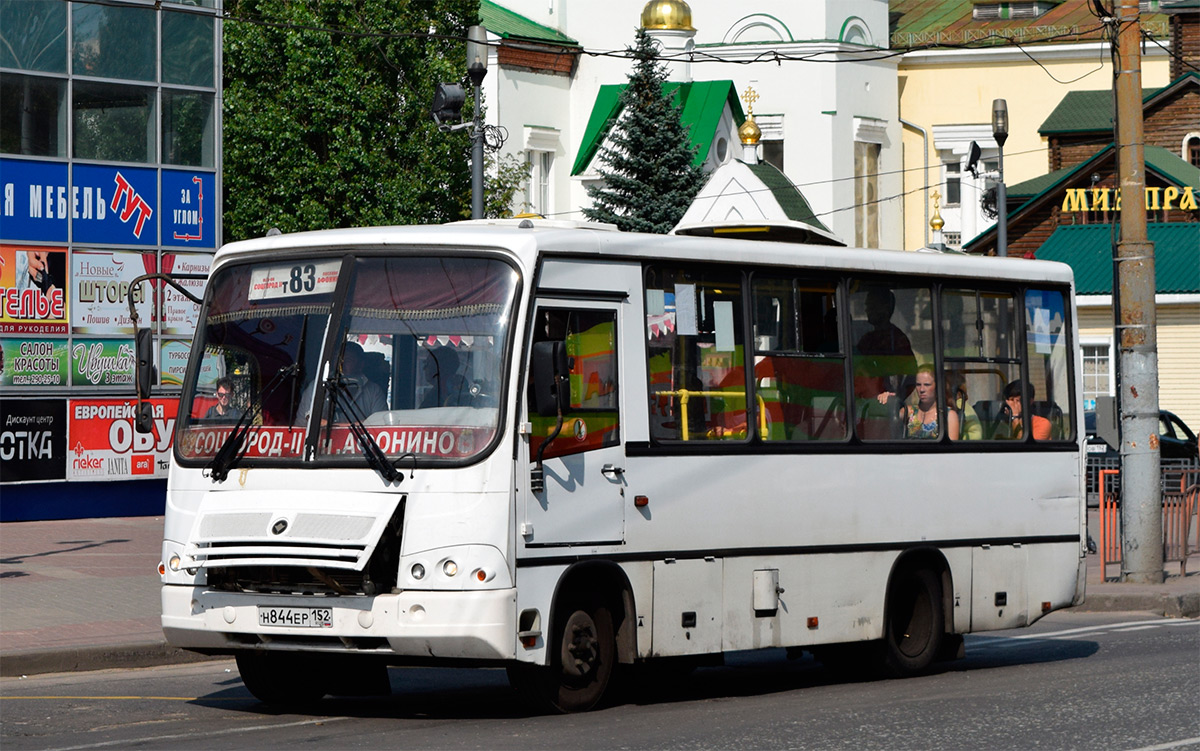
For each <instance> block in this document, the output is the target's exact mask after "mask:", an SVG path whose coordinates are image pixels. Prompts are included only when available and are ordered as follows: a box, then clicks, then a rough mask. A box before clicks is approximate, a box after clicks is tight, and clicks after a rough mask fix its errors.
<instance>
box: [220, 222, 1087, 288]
mask: <svg viewBox="0 0 1200 751" xmlns="http://www.w3.org/2000/svg"><path fill="white" fill-rule="evenodd" d="M530 225H532V226H530ZM402 246H416V247H421V248H434V247H446V248H463V249H478V250H483V249H491V250H503V251H506V252H508V253H509V254H511V255H512V256H514V257H515V258H516V260H517V261H518V262H519V263H520V264H522V265H523V266H524V267H525V268H527V269H532V268H534V267H535V265H536V263H537V260H538V257H539V255H543V256H544V255H552V256H558V257H569V256H581V257H591V258H597V257H607V258H622V259H629V260H637V261H655V260H669V261H678V262H685V261H691V262H729V261H730V260H731V259H737V261H738V262H740V263H744V264H747V265H755V266H758V265H762V266H791V267H806V268H816V269H840V270H845V271H851V272H859V273H902V274H918V275H927V276H942V277H969V278H974V279H979V278H996V279H1010V280H1036V281H1046V282H1054V283H1060V284H1071V283H1073V274H1072V271H1071V268H1070V267H1069V266H1067V265H1066V264H1063V263H1057V262H1053V261H1038V260H1028V259H1023V258H995V257H979V256H965V255H956V254H948V253H916V252H907V251H896V250H875V249H866V248H841V247H834V246H824V245H803V244H795V243H777V242H763V241H755V240H738V239H732V238H724V237H688V236H679V235H647V234H639V233H633V232H613V231H596V230H595V229H584V228H581V227H572V226H568V227H564V226H563V223H562V222H554V221H545V220H538V219H532V220H530V219H525V220H520V221H512V222H491V221H484V222H458V223H453V224H446V225H412V226H394V227H363V228H356V229H334V230H318V231H313V232H297V233H292V234H280V235H273V236H269V237H261V238H255V239H251V240H242V241H239V242H234V243H229V244H227V245H225V246H224V247H222V248H221V249H220V251H219V252H218V253H217V256H216V264H217V265H219V264H222V263H227V262H229V261H231V260H234V259H235V258H237V257H240V256H246V255H260V254H262V255H267V256H272V257H276V258H277V257H278V256H279V255H285V254H286V253H287V252H289V251H294V252H302V253H305V254H308V253H312V252H316V251H319V250H322V249H331V250H346V249H351V248H364V247H371V248H388V247H394V248H399V247H402Z"/></svg>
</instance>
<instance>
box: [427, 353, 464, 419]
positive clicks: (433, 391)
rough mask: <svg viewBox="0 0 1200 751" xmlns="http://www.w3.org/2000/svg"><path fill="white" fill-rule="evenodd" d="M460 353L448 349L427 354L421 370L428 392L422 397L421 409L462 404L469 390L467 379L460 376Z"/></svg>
mask: <svg viewBox="0 0 1200 751" xmlns="http://www.w3.org/2000/svg"><path fill="white" fill-rule="evenodd" d="M459 365H460V362H459V357H458V353H457V352H455V351H454V350H452V349H450V348H448V347H439V348H438V349H436V350H433V349H430V350H428V351H427V352H426V353H425V362H424V364H423V365H422V368H421V374H422V376H423V377H424V380H425V384H426V391H425V393H424V394H423V395H422V396H421V409H429V408H430V407H453V406H456V405H458V404H461V403H463V402H462V398H463V397H462V394H463V391H464V390H465V389H466V388H467V387H466V385H465V379H464V378H463V376H462V375H460V374H459V372H458V370H459Z"/></svg>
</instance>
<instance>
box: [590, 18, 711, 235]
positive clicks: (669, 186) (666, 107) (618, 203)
mask: <svg viewBox="0 0 1200 751" xmlns="http://www.w3.org/2000/svg"><path fill="white" fill-rule="evenodd" d="M630 52H631V53H632V54H633V58H634V68H633V72H632V73H630V75H629V85H628V86H626V87H625V90H624V91H622V92H621V99H620V104H621V106H620V108H619V111H620V112H621V115H620V116H619V118H618V119H617V122H616V123H615V124H614V125H613V126H612V128H611V130H610V131H609V134H608V143H607V144H606V145H605V146H604V147H603V148H602V149H601V150H600V155H599V159H600V166H599V168H598V169H597V171H598V172H599V173H600V175H601V176H602V177H603V178H604V181H603V183H602V184H600V185H597V186H592V185H589V186H588V187H587V192H588V197H590V198H591V199H592V207H591V208H586V209H584V210H583V213H584V216H586V217H587V218H588V219H591V220H592V221H597V222H609V223H612V224H615V225H617V226H618V227H620V228H621V229H622V230H623V231H626V232H657V233H659V234H665V233H667V232H670V231H671V229H672V228H673V227H674V226H675V225H676V224H678V223H679V220H680V218H681V217H683V214H684V212H685V211H687V208H688V206H689V205H691V202H692V199H693V198H695V197H696V193H697V191H699V190H700V186H701V185H702V184H703V180H704V171H703V170H701V169H700V168H699V167H697V166H695V165H693V164H692V160H693V159H694V158H695V154H696V151H695V148H694V147H692V146H690V145H689V142H688V131H687V128H686V127H684V125H683V123H682V122H681V121H680V119H679V108H678V107H677V106H676V105H675V104H674V102H673V101H672V95H670V94H666V93H664V91H663V84H664V83H665V82H666V80H667V69H666V66H665V65H663V64H662V63H660V62H659V61H658V50H657V46H656V43H655V42H654V40H653V39H651V37H650V35H649V34H647V33H646V30H645V29H638V32H637V40H636V43H635V46H634V47H633V48H632V49H630Z"/></svg>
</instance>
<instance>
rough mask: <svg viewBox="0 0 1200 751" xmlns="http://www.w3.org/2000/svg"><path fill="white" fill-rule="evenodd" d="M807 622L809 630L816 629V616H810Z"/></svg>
mask: <svg viewBox="0 0 1200 751" xmlns="http://www.w3.org/2000/svg"><path fill="white" fill-rule="evenodd" d="M807 622H808V627H809V628H816V627H817V623H818V620H817V616H815V615H810V616H809V617H808V621H807Z"/></svg>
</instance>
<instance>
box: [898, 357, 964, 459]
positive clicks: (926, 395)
mask: <svg viewBox="0 0 1200 751" xmlns="http://www.w3.org/2000/svg"><path fill="white" fill-rule="evenodd" d="M913 395H914V397H915V402H913V403H910V404H905V405H904V406H903V407H902V408H901V409H900V417H901V419H902V420H903V421H904V437H905V438H920V439H926V438H933V439H936V438H937V437H938V436H939V432H938V404H937V380H936V379H935V378H934V375H933V366H932V365H922V366H921V367H919V368H917V376H916V388H915V390H914V391H913ZM958 428H959V424H958V412H957V411H955V410H953V409H949V410H946V434H947V435H949V436H950V440H952V441H957V440H958Z"/></svg>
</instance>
